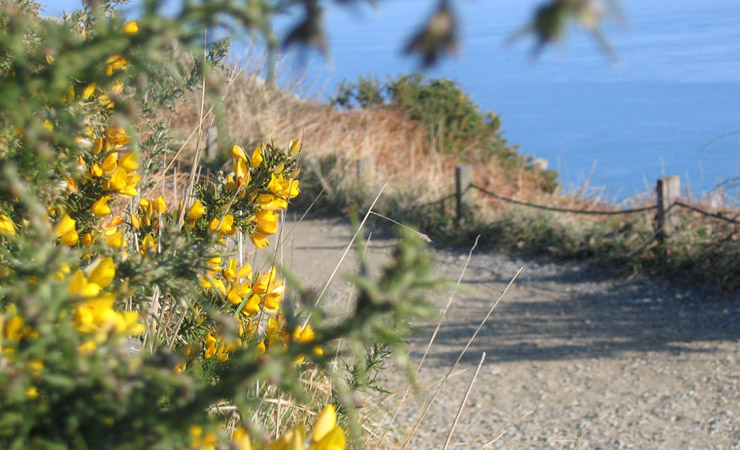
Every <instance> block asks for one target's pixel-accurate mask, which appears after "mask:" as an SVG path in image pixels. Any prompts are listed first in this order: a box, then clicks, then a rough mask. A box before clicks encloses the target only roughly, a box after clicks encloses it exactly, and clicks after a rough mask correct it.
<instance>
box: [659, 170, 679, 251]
mask: <svg viewBox="0 0 740 450" xmlns="http://www.w3.org/2000/svg"><path fill="white" fill-rule="evenodd" d="M655 191H656V194H657V196H658V214H657V216H656V218H655V221H656V223H655V225H656V232H657V237H658V242H660V243H663V242H664V241H665V240H666V238H667V237H668V236H669V235H670V234H671V233H672V232H673V231H674V230H675V228H676V215H675V214H671V207H672V206H673V203H674V202H675V201H676V200H678V199H679V198H680V197H681V179H680V178H679V176H678V175H671V176H668V177H665V178H660V179H658V182H657V183H656V187H655Z"/></svg>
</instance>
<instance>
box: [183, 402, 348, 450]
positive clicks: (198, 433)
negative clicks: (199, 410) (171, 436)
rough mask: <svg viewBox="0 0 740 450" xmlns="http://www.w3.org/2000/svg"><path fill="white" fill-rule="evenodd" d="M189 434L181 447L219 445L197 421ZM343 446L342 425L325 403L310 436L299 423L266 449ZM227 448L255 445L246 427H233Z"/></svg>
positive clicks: (197, 449) (212, 449)
mask: <svg viewBox="0 0 740 450" xmlns="http://www.w3.org/2000/svg"><path fill="white" fill-rule="evenodd" d="M188 434H189V435H190V445H189V446H188V447H186V448H185V449H183V450H216V449H217V448H219V447H218V435H217V434H216V433H214V432H204V431H203V427H201V426H200V425H192V426H190V428H189V429H188ZM346 446H347V438H346V437H345V434H344V430H342V427H340V426H339V425H338V424H337V413H336V410H335V409H334V405H332V404H328V405H326V407H324V409H323V410H322V411H321V413H319V416H318V418H317V419H316V422H315V423H314V425H313V428H312V430H311V434H310V435H309V436H306V431H305V430H304V428H303V427H302V426H301V427H298V428H296V429H294V430H291V431H289V432H287V433H285V434H284V435H282V436H281V437H280V438H278V439H277V440H276V441H274V442H272V443H270V444H268V445H267V450H303V449H306V450H344V449H345V448H346ZM228 448H232V449H234V450H252V449H257V448H258V447H255V446H253V445H252V441H251V440H250V439H249V433H248V432H247V430H245V429H244V428H242V427H239V428H236V429H235V430H234V432H233V434H232V436H231V442H230V445H229V447H228ZM259 448H261V447H259Z"/></svg>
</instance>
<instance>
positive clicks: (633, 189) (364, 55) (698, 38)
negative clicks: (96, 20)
mask: <svg viewBox="0 0 740 450" xmlns="http://www.w3.org/2000/svg"><path fill="white" fill-rule="evenodd" d="M376 3H377V8H374V7H371V6H368V5H366V4H363V6H358V7H352V8H339V7H336V6H335V5H334V4H333V2H332V4H331V6H330V7H327V10H326V30H327V35H328V39H329V48H330V49H331V57H330V59H329V60H328V61H327V60H325V59H324V58H323V57H321V56H320V55H318V54H316V53H309V54H308V55H305V54H304V55H301V56H300V57H298V58H296V61H300V62H296V64H297V66H296V67H297V70H300V71H306V72H307V79H308V80H312V81H313V82H314V83H315V84H317V85H323V86H325V87H326V88H325V89H326V91H327V92H331V91H332V89H333V87H334V86H336V85H337V84H338V83H340V82H341V81H342V80H344V79H349V80H354V79H356V78H357V76H358V75H360V74H363V75H368V74H377V75H379V76H380V77H381V78H384V77H385V76H386V75H397V74H399V73H408V72H412V71H414V70H417V69H418V65H417V64H416V62H415V61H414V60H413V59H411V58H408V57H404V56H403V55H401V49H402V48H403V46H404V43H405V41H406V40H407V39H408V37H409V35H410V34H411V33H412V32H413V31H414V28H415V27H418V26H420V25H421V24H422V23H423V22H424V21H425V19H426V18H427V17H428V15H429V13H430V11H431V8H432V7H433V5H434V4H436V1H431V0H386V1H383V0H379V1H377V2H376ZM538 3H540V2H539V1H536V0H500V1H493V0H457V1H456V2H455V4H456V12H457V16H458V18H459V21H460V23H461V25H462V34H461V39H460V44H461V45H460V50H459V53H458V54H457V55H456V56H453V57H451V58H449V59H447V60H445V61H443V62H442V63H441V64H440V65H439V66H437V67H435V68H434V69H433V70H430V71H428V72H427V75H429V76H434V77H446V78H451V79H453V80H456V81H458V82H459V83H460V85H461V86H462V87H463V88H464V89H465V90H466V91H467V92H468V93H469V94H470V95H471V97H472V98H473V99H474V100H475V101H476V102H477V103H479V104H480V105H481V107H482V109H483V110H486V111H488V110H493V111H495V112H496V113H497V114H500V115H501V117H502V121H503V129H504V130H505V137H506V138H507V139H508V140H509V142H510V143H512V144H519V145H520V146H521V149H522V151H524V152H525V153H527V154H528V155H531V156H534V157H544V158H547V159H548V160H549V161H550V167H551V168H554V169H556V170H558V171H559V172H560V174H561V181H562V182H563V184H564V185H565V186H566V187H577V186H582V185H583V184H584V183H589V184H590V185H591V186H599V187H603V188H604V189H605V191H604V195H605V196H606V198H609V199H622V198H625V197H628V196H631V195H635V194H637V193H640V192H643V191H645V190H647V189H652V188H653V185H654V182H655V179H657V178H658V177H660V176H662V175H668V174H678V175H680V176H681V178H682V185H683V186H684V187H685V188H687V189H690V190H691V191H692V192H693V194H694V195H698V196H700V195H702V194H704V193H707V192H709V191H711V190H712V188H713V187H714V186H715V185H716V184H717V183H719V182H720V181H722V180H727V179H730V178H733V177H738V176H740V134H738V133H739V132H740V2H739V1H738V0H707V1H703V2H697V1H695V0H673V1H671V2H665V1H661V0H621V1H620V2H619V4H620V6H621V10H622V12H623V16H624V18H623V19H619V20H614V21H610V22H608V23H607V25H606V29H605V31H606V34H607V36H608V39H609V41H610V42H611V44H612V45H613V47H614V48H615V50H616V52H617V54H618V58H619V60H618V62H617V63H613V62H612V61H610V60H609V58H608V57H606V56H605V53H604V52H603V51H602V50H601V49H600V47H599V46H598V44H596V42H595V40H594V39H592V37H591V36H589V35H587V34H585V33H583V32H580V31H579V30H577V29H575V28H573V29H571V32H570V33H569V35H568V38H567V39H566V40H565V42H563V43H561V44H559V45H557V46H554V47H552V48H547V49H545V51H544V52H542V54H540V56H539V57H538V58H536V59H534V60H533V59H532V58H531V53H530V50H531V48H532V41H531V40H527V39H523V40H521V41H518V42H515V43H513V44H510V45H508V44H506V42H507V40H508V39H509V38H510V37H511V36H512V34H513V33H514V32H515V31H516V30H517V29H518V28H519V27H520V26H521V25H523V24H525V23H526V22H527V21H528V20H529V19H530V16H531V14H532V11H533V8H534V7H535V6H536V5H537V4H538ZM45 4H47V11H48V12H49V13H51V14H53V13H55V12H58V11H60V10H61V8H62V7H66V8H67V9H72V8H73V7H75V6H76V4H79V2H74V1H54V2H46V3H45ZM297 19H298V16H297V17H296V18H287V19H284V20H281V21H279V23H278V28H279V29H285V28H286V27H288V26H289V25H290V23H291V21H293V20H297ZM733 133H734V134H733ZM726 134H727V136H725V137H720V136H723V135H726ZM715 139H716V140H715ZM713 141H714V142H713ZM710 142H713V143H712V144H711V145H709V146H707V144H708V143H710ZM730 194H732V196H734V197H735V198H737V197H738V196H740V188H735V189H734V190H732V191H730Z"/></svg>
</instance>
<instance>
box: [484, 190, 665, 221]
mask: <svg viewBox="0 0 740 450" xmlns="http://www.w3.org/2000/svg"><path fill="white" fill-rule="evenodd" d="M470 188H472V189H476V190H478V191H480V192H482V193H484V194H487V195H490V196H491V197H495V198H497V199H499V200H503V201H505V202H508V203H513V204H515V205H521V206H527V207H529V208H535V209H542V210H545V211H554V212H562V213H572V214H587V215H588V214H590V215H601V216H616V215H620V214H637V213H642V212H646V211H652V210H654V209H657V208H658V206H657V205H651V206H643V207H640V208H631V209H620V210H616V211H594V210H590V209H572V208H560V207H557V206H546V205H538V204H536V203H529V202H524V201H521V200H516V199H513V198H511V197H505V196H503V195H500V194H497V193H495V192H491V191H489V190H487V189H485V188H482V187H480V186H477V185H475V184H471V185H470Z"/></svg>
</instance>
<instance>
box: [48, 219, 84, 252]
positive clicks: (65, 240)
mask: <svg viewBox="0 0 740 450" xmlns="http://www.w3.org/2000/svg"><path fill="white" fill-rule="evenodd" d="M76 224H77V222H76V221H75V220H74V219H72V218H71V217H69V214H65V215H64V217H62V219H61V220H60V221H59V222H58V223H57V225H56V226H55V227H54V234H55V235H56V237H57V238H59V241H60V242H61V243H62V244H64V245H68V246H73V245H75V244H77V241H78V240H79V235H78V234H77V230H75V225H76Z"/></svg>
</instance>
